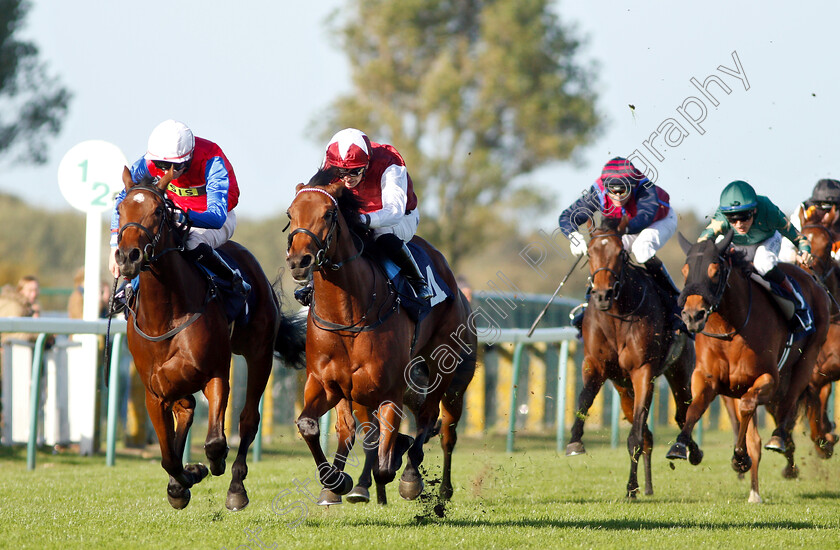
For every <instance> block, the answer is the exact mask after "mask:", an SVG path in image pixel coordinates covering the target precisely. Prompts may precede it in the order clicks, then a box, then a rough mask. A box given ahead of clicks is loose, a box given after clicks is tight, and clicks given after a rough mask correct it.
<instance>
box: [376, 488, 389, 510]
mask: <svg viewBox="0 0 840 550" xmlns="http://www.w3.org/2000/svg"><path fill="white" fill-rule="evenodd" d="M376 503H377V504H381V505H383V506H385V505H386V504H388V493H386V492H385V484H384V483H377V484H376Z"/></svg>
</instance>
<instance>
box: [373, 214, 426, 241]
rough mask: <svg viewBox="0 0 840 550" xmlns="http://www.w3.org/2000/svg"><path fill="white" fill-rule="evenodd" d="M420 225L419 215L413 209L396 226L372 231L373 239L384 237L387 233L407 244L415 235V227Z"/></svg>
mask: <svg viewBox="0 0 840 550" xmlns="http://www.w3.org/2000/svg"><path fill="white" fill-rule="evenodd" d="M419 224H420V213H419V212H418V211H417V209H416V208H415V209H414V210H412V211H411V212H409V213H408V214H406V215H405V216H403V218H402V219H401V220H400V221H399V222H398V223H397V224H396V225H392V226H390V227H377V228H376V229H374V230H373V235H374V238H376V237H378V236H380V235H385V234H387V233H393V234H394V235H396V236H397V237H399V238H400V239H402V240H403V242H408V241H410V240H411V237H413V236H414V234H415V233H417V226H418V225H419Z"/></svg>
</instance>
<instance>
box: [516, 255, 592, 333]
mask: <svg viewBox="0 0 840 550" xmlns="http://www.w3.org/2000/svg"><path fill="white" fill-rule="evenodd" d="M581 258H583V254H581V255H580V256H578V258H577V260H575V263H574V264H572V269H570V270H569V272H568V273H566V276H565V277H563V280H562V281H560V285H559V286H558V287H557V290H555V291H554V294H552V295H551V299H549V300H548V303H547V304H545V307H544V308H543V310H542V311H541V312H540V314H539V315H537V318H536V320H534V324H533V325H531V329H530V330H529V331H528V338H530V337H531V335H532V334H534V329H536V328H537V325H538V324H539V322H540V321H541V320H542V318H543V316H544V315H545V312H546V311H548V308H549V306H551V302H553V301H554V298H556V297H557V293H558V292H560V289H561V288H563V285H564V284H566V281H567V280H568V279H569V276H570V275H571V274H572V272H573V271H574V270H575V268H576V267H577V265H578V264H579V263H580V260H581Z"/></svg>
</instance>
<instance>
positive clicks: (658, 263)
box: [645, 256, 688, 334]
mask: <svg viewBox="0 0 840 550" xmlns="http://www.w3.org/2000/svg"><path fill="white" fill-rule="evenodd" d="M645 269H646V270H647V272H648V273H649V274H650V276H651V278H652V279H653V282H655V283H656V284H657V285H658V286H659V288H661V289H662V290H664V291H665V293H666V294H667V295H668V296H670V297H671V299H670V300H669V301H668V302H669V305H670V306H671V319H670V320H671V326H670V328H671V331H672V332H683V333H685V334H688V328H687V327H686V326H685V323H684V322H683V320H682V311H681V310H680V307H679V306H678V305H677V298H678V297H679V295H680V291H679V289H677V285H675V284H674V281H673V279H671V276H670V275H668V271H667V270H666V269H665V264H663V263H662V260H660V259H659V258H657V257H656V256H652V257H651V258H650V259H649V260H648V261H646V262H645Z"/></svg>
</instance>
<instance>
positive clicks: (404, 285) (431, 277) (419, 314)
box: [371, 242, 454, 323]
mask: <svg viewBox="0 0 840 550" xmlns="http://www.w3.org/2000/svg"><path fill="white" fill-rule="evenodd" d="M406 246H408V250H409V251H410V252H411V255H412V256H414V261H415V262H417V266H418V267H419V268H420V272H421V273H422V274H423V275H424V276H425V277H426V282H427V283H428V284H429V288H430V289H431V290H432V292H433V293H434V296H432V298H431V299H430V300H429V301H426V300H419V299H418V298H417V296H416V295H415V294H414V289H412V288H411V284H409V282H408V279H406V278H405V277H404V276H403V275H402V273H401V272H400V268H399V267H397V264H395V263H394V262H393V261H391V259H389V258H388V257H387V256H385V254H383V253H381V252H380V251H378V250H376V251H375V252H374V253H372V254H371V258H372V259H373V260H374V261H377V262H379V264H380V265H382V268H383V269H384V270H385V274H386V275H387V276H388V278H389V279H390V280H391V282H392V283H393V285H394V288H396V290H397V294H399V296H400V303H401V304H402V306H403V307H404V308H405V310H406V313H408V315H409V317H411V318H412V319H413V320H414V322H416V323H419V322H420V321H422V320H423V319H424V318H425V317H426V316H427V315H428V314H429V313H431V311H432V308H433V307H435V306H436V305H438V304H439V303H441V302H443V301H444V300H446V299H447V298H454V294H453V293H452V290H451V289H450V288H449V285H447V284H446V282H445V281H444V280H443V277H441V275H440V273H438V272H437V270H436V269H435V268H434V266H433V265H432V260H431V258H429V255H428V254H426V251H425V250H424V249H423V248H421V247H420V246H418V245H416V244H414V243H410V242H409V243H406Z"/></svg>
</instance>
